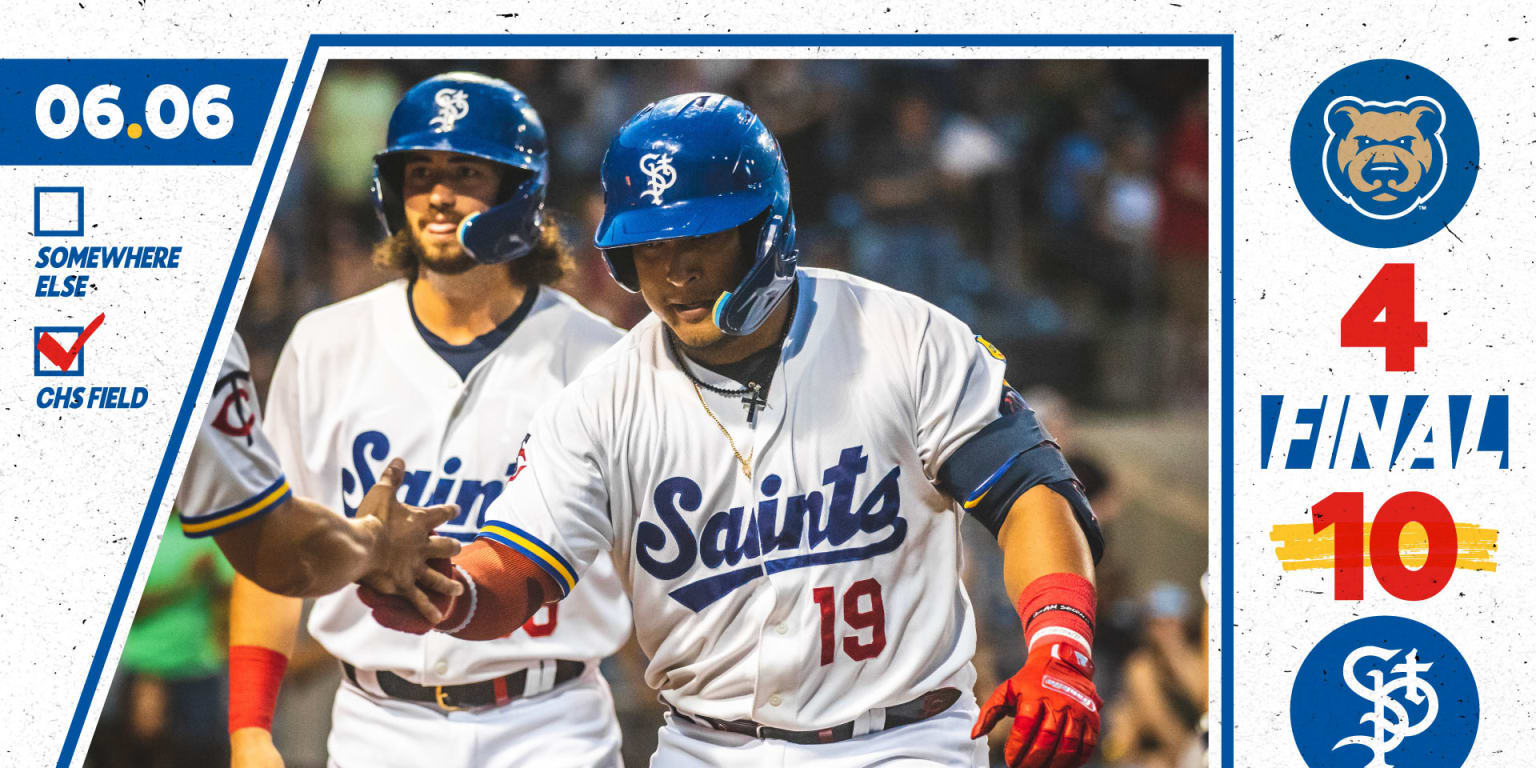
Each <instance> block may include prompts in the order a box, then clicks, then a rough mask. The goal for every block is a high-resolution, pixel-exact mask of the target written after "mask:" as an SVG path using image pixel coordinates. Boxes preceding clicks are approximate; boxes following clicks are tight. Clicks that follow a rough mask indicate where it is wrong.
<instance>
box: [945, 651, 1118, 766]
mask: <svg viewBox="0 0 1536 768" xmlns="http://www.w3.org/2000/svg"><path fill="white" fill-rule="evenodd" d="M1103 704H1104V702H1103V701H1101V700H1100V699H1099V694H1098V691H1096V690H1095V689H1094V687H1093V659H1090V658H1088V656H1087V655H1086V654H1084V653H1083V652H1082V651H1081V650H1079V649H1078V647H1077V646H1076V645H1075V644H1073V643H1069V642H1060V643H1041V644H1040V645H1038V646H1036V647H1035V650H1034V651H1032V652H1031V653H1030V654H1029V659H1028V660H1027V661H1025V662H1024V668H1023V669H1021V670H1019V673H1018V674H1016V675H1014V676H1013V677H1011V678H1009V679H1008V680H1007V681H1005V682H1004V683H1003V684H1002V685H1000V686H998V687H997V690H995V691H993V692H992V695H991V696H990V697H989V698H988V699H987V703H986V705H985V706H983V707H982V708H981V717H979V718H977V720H976V727H975V728H972V729H971V738H973V739H978V738H981V737H982V736H984V735H985V734H987V733H988V732H990V731H991V730H992V727H993V726H995V725H997V723H998V721H999V720H1002V719H1003V716H1004V715H1013V730H1012V731H1011V732H1009V734H1008V744H1007V746H1006V747H1005V748H1004V750H1003V757H1005V758H1007V760H1008V765H1009V766H1010V768H1077V766H1080V765H1083V764H1084V763H1086V762H1088V758H1090V757H1092V756H1093V748H1094V747H1095V746H1097V745H1098V743H1099V708H1100V707H1102V706H1103Z"/></svg>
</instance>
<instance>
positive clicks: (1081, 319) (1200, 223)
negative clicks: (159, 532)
mask: <svg viewBox="0 0 1536 768" xmlns="http://www.w3.org/2000/svg"><path fill="white" fill-rule="evenodd" d="M1206 66H1207V65H1206V63H1205V62H1204V61H1203V60H1195V61H1157V60H1129V61H1107V60H1026V61H1011V60H1010V61H998V60H954V61H922V62H913V61H828V60H759V61H749V60H721V59H715V60H681V61H661V60H657V61H610V60H522V61H475V62H467V61H346V62H332V63H331V64H330V65H329V66H328V67H327V71H326V73H325V76H324V78H323V80H322V82H321V86H320V90H319V92H318V94H317V96H316V99H315V102H314V106H313V110H312V112H311V114H310V115H309V119H308V122H307V124H306V125H305V129H304V133H303V137H302V140H301V143H300V145H299V149H298V152H297V154H296V156H295V159H294V163H293V167H292V169H291V171H290V173H289V176H288V179H287V182H286V185H285V187H284V189H283V194H282V198H281V200H280V203H279V205H278V209H277V213H276V216H275V219H274V221H273V223H272V228H271V230H270V232H269V234H268V237H267V240H266V242H265V244H264V246H263V248H262V252H261V257H260V260H259V262H258V265H257V267H256V271H255V274H254V276H253V277H252V279H251V282H250V286H249V289H248V293H247V296H246V301H245V305H244V308H243V311H242V313H241V315H240V319H239V324H238V327H239V329H240V331H241V332H242V333H243V334H244V337H245V339H246V342H247V344H248V345H249V347H250V352H251V358H252V375H253V379H254V380H255V382H256V386H257V389H258V391H259V392H260V393H262V395H263V397H264V396H265V393H266V385H267V382H268V381H269V379H270V376H271V372H272V366H273V365H274V364H275V362H276V359H277V355H278V353H279V351H280V350H281V348H282V344H283V342H284V340H285V339H286V338H287V336H288V333H289V331H290V330H291V329H292V326H293V323H294V322H295V321H296V320H297V319H298V318H299V316H301V315H302V314H303V313H305V312H307V311H309V310H311V309H314V308H316V307H318V306H321V305H323V304H326V303H329V302H332V301H336V300H338V299H342V298H345V297H348V296H352V295H355V294H357V293H360V292H362V291H364V290H367V289H369V288H372V287H374V286H376V285H378V284H380V283H382V282H385V281H386V280H388V279H391V277H392V276H391V275H389V274H386V273H384V272H381V271H379V270H378V269H376V268H374V267H373V266H372V264H371V263H370V260H369V255H370V252H371V250H372V247H373V245H374V243H375V242H376V241H377V240H378V239H379V237H380V230H379V225H378V222H377V219H376V217H375V215H374V212H373V208H372V204H371V199H370V196H369V177H370V173H371V167H372V166H371V157H372V155H373V153H375V152H377V151H378V150H379V149H380V148H381V147H382V145H383V141H384V133H385V127H386V125H387V122H388V118H389V113H390V110H391V109H392V108H393V106H394V104H395V102H396V101H397V100H398V99H399V97H400V95H401V94H403V93H404V91H405V89H406V88H408V87H409V86H410V85H411V84H413V83H415V82H417V81H419V80H422V79H424V78H426V77H429V76H431V75H433V74H437V73H440V72H443V71H450V70H461V69H468V70H474V71H479V72H484V73H486V74H490V75H494V76H497V77H501V78H504V79H506V80H507V81H509V82H511V83H513V84H514V85H516V86H518V87H519V88H521V89H523V90H524V91H525V92H526V93H527V94H528V96H529V98H530V100H531V101H532V103H533V104H534V106H535V108H536V109H538V110H539V112H540V115H541V116H542V117H543V120H544V124H545V127H546V128H547V129H548V132H549V136H550V145H551V183H550V190H549V198H548V206H549V207H550V208H551V209H553V210H555V211H556V212H558V213H559V214H561V219H560V220H561V222H562V225H563V227H564V229H565V235H566V237H567V240H568V241H570V242H571V243H572V244H573V245H574V246H575V251H576V254H577V258H576V264H577V269H576V270H575V272H574V273H573V274H572V275H570V276H569V277H568V278H567V279H566V280H565V282H564V283H562V284H561V285H560V286H559V287H560V288H562V289H563V290H565V291H566V292H567V293H570V294H572V295H573V296H575V297H576V298H577V299H579V300H580V301H581V302H582V303H584V304H585V305H586V306H587V307H589V308H591V309H592V310H594V311H596V312H598V313H599V314H602V315H604V316H605V317H607V318H609V319H610V320H612V321H613V322H614V323H615V324H616V325H619V326H620V327H624V328H627V327H630V326H631V325H633V324H634V323H635V322H636V321H637V320H639V319H640V318H641V317H643V316H644V314H645V312H646V309H645V306H644V304H643V302H642V301H641V300H640V298H639V297H638V296H634V295H631V294H628V293H626V292H624V291H623V289H621V288H620V287H619V286H618V285H617V284H616V283H614V282H613V280H612V279H611V278H610V277H609V276H608V275H607V272H606V269H605V267H604V265H603V261H602V259H601V257H600V256H599V255H598V253H597V252H596V250H595V249H593V248H592V246H591V242H592V229H593V226H594V225H595V224H596V222H597V220H598V218H599V217H600V215H601V209H602V197H601V190H600V187H599V184H598V176H597V171H598V167H599V164H600V162H601V160H602V154H603V151H604V149H605V148H606V146H607V143H608V141H609V139H610V138H611V137H612V135H613V133H614V132H615V131H616V130H617V128H618V126H619V125H620V124H621V123H622V122H623V120H624V119H625V118H627V117H628V116H629V115H630V114H632V113H633V112H635V111H636V110H638V109H639V108H640V107H642V106H644V105H645V104H646V103H648V102H650V101H653V100H656V99H658V98H661V97H664V96H668V95H671V94H674V93H681V92H687V91H699V90H711V91H720V92H724V93H728V94H731V95H733V96H736V97H738V98H740V99H742V100H744V101H745V102H747V103H748V104H749V105H751V106H752V107H753V108H754V109H755V110H756V111H757V112H758V113H759V114H760V115H761V116H762V118H763V120H764V121H765V123H766V124H767V125H768V127H769V128H770V130H772V131H773V132H774V134H775V135H776V136H777V137H778V139H779V141H780V144H781V145H782V147H783V149H784V152H785V156H786V160H787V163H788V165H789V169H790V179H791V185H792V190H793V199H794V206H795V212H796V219H797V223H798V225H799V228H800V235H799V240H798V242H799V245H800V248H801V263H802V264H804V265H807V266H818V267H833V268H837V269H843V270H847V271H850V272H854V273H857V274H861V275H864V276H866V277H870V278H872V279H875V280H878V281H880V282H884V283H886V284H889V285H892V286H894V287H897V288H900V289H902V290H907V291H911V292H914V293H917V294H918V295H921V296H923V297H925V298H927V299H928V300H930V301H932V302H934V303H936V304H939V305H940V306H943V307H945V308H946V309H948V310H949V311H951V312H953V313H954V314H956V315H957V316H959V317H960V318H962V319H964V320H965V321H967V322H968V323H970V324H971V326H972V327H973V328H974V329H975V330H976V331H977V332H978V333H980V334H982V335H984V336H986V337H987V338H988V339H990V340H992V341H993V342H994V343H996V345H997V346H998V347H999V348H1001V349H1002V350H1003V352H1005V353H1006V354H1007V356H1008V359H1009V369H1008V374H1009V379H1010V381H1011V382H1012V383H1013V384H1014V385H1015V386H1016V387H1017V388H1018V389H1020V390H1021V391H1022V392H1023V393H1024V395H1025V399H1026V400H1028V401H1029V402H1030V404H1031V405H1032V406H1034V407H1035V408H1036V410H1038V411H1040V412H1041V414H1042V416H1043V417H1044V418H1045V419H1046V421H1047V425H1048V426H1049V427H1050V428H1051V430H1052V431H1053V432H1054V433H1055V434H1056V436H1057V437H1058V439H1059V440H1060V442H1061V444H1062V446H1063V448H1064V450H1065V451H1066V452H1067V454H1068V456H1069V458H1070V459H1071V460H1072V462H1073V465H1074V468H1076V469H1077V470H1078V472H1079V474H1080V475H1081V476H1082V479H1083V480H1084V482H1085V485H1087V486H1088V487H1089V492H1090V495H1091V497H1092V499H1093V502H1094V506H1095V509H1096V511H1097V512H1098V514H1099V515H1100V517H1101V520H1102V522H1103V525H1104V528H1105V533H1106V536H1107V539H1108V542H1109V546H1108V550H1107V555H1106V559H1105V561H1104V563H1103V564H1101V566H1100V570H1099V579H1098V580H1099V590H1100V608H1099V613H1100V619H1099V629H1098V647H1097V649H1096V660H1097V661H1098V662H1099V667H1100V671H1099V674H1098V676H1097V678H1096V680H1097V682H1098V684H1099V687H1100V691H1101V693H1102V694H1103V695H1104V698H1105V700H1106V707H1105V733H1104V742H1103V744H1104V746H1103V749H1102V750H1101V752H1102V754H1101V757H1100V758H1099V761H1098V764H1101V765H1113V766H1137V767H1138V768H1162V767H1163V766H1168V767H1169V768H1174V767H1175V766H1177V768H1183V766H1184V765H1186V764H1195V765H1198V764H1199V763H1198V762H1196V763H1187V762H1186V757H1184V756H1186V755H1187V753H1188V748H1189V743H1190V742H1191V741H1196V742H1197V741H1198V736H1197V735H1196V730H1197V729H1196V728H1195V727H1194V725H1193V724H1194V722H1195V721H1196V720H1198V718H1199V715H1200V714H1201V713H1202V712H1203V710H1204V702H1205V699H1206V691H1205V679H1206V670H1205V665H1204V661H1203V658H1202V653H1203V651H1204V647H1205V646H1204V641H1203V639H1202V637H1201V635H1200V631H1201V629H1202V628H1203V626H1204V624H1203V613H1202V610H1201V606H1203V600H1202V599H1201V595H1200V587H1199V579H1200V576H1201V574H1202V572H1203V571H1204V570H1205V564H1206V551H1207V548H1206V545H1207V538H1208V511H1207V510H1208V508H1207V487H1208V484H1207V463H1208V462H1207V387H1206V382H1207V367H1206V366H1207V362H1206V360H1207V358H1206V338H1207V337H1206V331H1207V327H1208V319H1207V311H1206V295H1207V291H1206V286H1207V270H1208V250H1207V247H1208V246H1207V232H1208V218H1207V210H1208V202H1207V189H1206V180H1207V156H1208V146H1209V138H1208V133H1209V131H1208V127H1207V126H1208V123H1207V114H1206V113H1207V106H1206V99H1205V94H1206V91H1207V86H1208V81H1207V72H1206ZM967 528H968V529H969V530H968V533H967V536H968V547H969V552H968V566H967V567H968V574H967V577H968V583H969V584H970V585H971V593H972V599H973V601H974V602H975V604H976V609H977V618H978V622H979V623H980V625H981V631H980V633H979V637H980V644H981V648H980V649H979V653H978V658H977V667H978V671H979V672H980V681H979V682H978V686H977V693H978V696H981V697H984V696H986V695H987V693H989V692H990V690H991V688H992V686H993V685H994V684H995V682H996V680H997V679H998V676H999V675H1001V676H1007V675H1010V674H1012V672H1013V671H1014V670H1016V669H1017V668H1018V665H1019V664H1020V663H1021V662H1022V654H1021V652H1020V648H1019V647H1020V645H1021V644H1022V640H1021V638H1020V637H1019V635H1020V632H1019V626H1018V620H1017V618H1016V617H1015V615H1014V613H1013V609H1012V608H1011V607H1010V606H1009V605H1008V600H1007V598H1006V596H1004V595H1003V594H1002V591H1001V583H1000V582H1001V580H1000V579H997V578H995V574H997V573H999V570H998V568H999V556H998V554H997V550H996V546H995V543H994V542H993V540H992V539H991V537H990V536H989V535H988V534H986V532H985V531H983V530H982V529H981V528H980V526H967ZM168 540H169V539H168ZM173 559H174V561H173ZM155 567H156V568H158V569H160V578H152V579H151V582H150V584H149V585H148V586H147V587H146V593H145V598H144V601H143V603H142V604H141V607H140V610H139V614H138V616H137V617H136V619H135V628H134V630H133V631H132V632H131V633H130V637H129V641H128V648H127V650H125V653H124V662H123V664H122V665H120V667H119V670H118V674H117V676H116V679H115V680H114V683H113V689H112V693H111V694H110V695H109V699H108V703H107V705H106V707H105V709H104V711H103V715H102V719H101V722H100V724H99V726H98V729H97V735H96V737H95V738H94V739H93V742H92V745H91V749H90V753H89V756H88V759H87V763H86V764H87V765H88V766H95V767H98V768H117V767H119V766H121V767H124V768H127V767H129V766H132V767H134V768H139V767H141V766H142V767H146V768H159V766H162V765H176V764H177V763H175V762H173V758H172V757H171V755H173V754H174V753H176V752H182V753H187V752H189V751H190V752H193V753H195V754H197V755H198V756H199V759H198V760H197V761H196V762H193V763H191V764H192V765H201V766H216V765H220V764H222V763H223V761H224V758H223V757H222V755H220V754H219V753H218V752H217V750H218V749H219V748H220V746H219V744H220V739H219V738H217V737H219V736H220V735H221V734H222V727H223V726H222V707H223V706H224V705H223V704H222V702H221V701H220V700H219V697H220V696H222V692H221V689H222V660H221V659H220V658H218V657H217V656H214V657H211V658H204V657H207V655H208V654H206V653H202V654H197V656H199V658H197V659H193V660H187V659H181V658H178V659H176V660H175V661H174V663H173V662H172V661H170V660H169V657H170V656H172V655H180V656H186V655H187V654H184V653H183V654H177V653H175V652H169V651H166V652H162V651H161V650H160V649H163V648H177V647H180V646H186V645H199V644H203V643H206V645H207V646H208V647H212V648H215V649H217V648H220V647H222V642H223V641H222V638H221V637H220V633H222V631H223V629H224V619H223V612H222V606H223V600H224V591H225V590H223V589H221V588H219V587H218V586H217V585H218V584H220V583H224V580H223V579H222V578H220V577H219V576H220V574H223V573H226V570H225V569H224V568H223V567H221V566H220V564H219V563H218V558H217V555H216V551H215V552H213V553H209V552H206V551H203V552H195V551H194V552H190V553H189V552H187V551H185V550H183V549H181V548H171V547H162V554H161V556H160V557H159V558H157V561H156V565H155ZM166 605H169V606H172V607H170V608H164V607H163V606H166ZM166 610H170V611H175V612H177V614H178V615H179V618H178V619H177V621H178V622H179V623H177V624H176V625H175V627H176V629H175V634H174V635H173V637H174V638H175V639H174V640H172V641H171V642H169V643H167V641H166V639H165V638H164V637H163V634H164V632H165V630H164V629H163V628H157V627H154V626H150V625H152V624H153V623H154V621H155V616H156V613H157V612H160V611H166ZM165 615H166V614H164V613H161V619H162V621H163V620H164V617H165ZM189 617H190V618H189ZM141 625H144V627H141ZM187 627H194V629H195V631H194V632H193V634H198V633H201V634H202V635H206V638H198V637H193V636H190V635H188V634H187V630H186V628H187ZM157 631H158V632H159V633H160V634H161V635H162V637H161V638H159V639H158V640H157V639H156V638H155V634H156V633H157ZM643 663H644V660H643V658H642V657H641V656H640V654H639V651H638V649H636V648H635V647H634V645H633V644H631V645H630V646H629V647H628V648H626V649H625V651H623V652H622V653H621V654H620V655H619V656H617V657H615V658H614V659H611V660H610V661H609V662H608V663H606V664H605V666H604V669H605V672H606V673H607V675H608V678H609V681H610V683H612V685H613V687H614V696H615V700H616V703H617V705H618V706H619V715H620V718H621V724H622V725H623V728H624V738H625V753H626V759H627V762H628V764H629V765H631V766H638V765H645V764H646V762H647V758H648V756H649V754H650V751H651V749H652V747H653V746H654V744H655V729H656V727H657V726H658V725H660V722H661V714H660V712H661V708H660V706H659V705H657V704H656V703H655V694H654V692H653V691H651V690H649V689H648V688H646V687H645V685H644V683H643V682H642V681H641V679H640V669H641V668H642V666H643ZM337 678H338V675H337V669H336V664H335V662H334V661H333V660H331V659H329V658H328V657H327V656H326V655H325V654H324V651H323V650H322V649H320V648H319V647H318V646H317V645H316V644H314V643H313V642H304V643H301V645H300V648H299V650H298V651H297V652H296V653H295V658H294V659H293V662H292V664H291V665H290V673H289V678H288V680H287V681H286V683H285V686H284V694H283V699H282V701H281V702H280V704H279V708H278V718H277V722H276V724H275V725H274V737H275V739H276V740H277V742H278V745H279V748H280V749H282V750H283V752H284V756H285V758H286V759H287V764H288V765H289V766H290V768H320V766H323V765H324V738H325V734H326V732H327V730H328V725H329V714H330V701H331V695H332V693H333V692H334V690H335V686H336V684H337ZM194 731H197V732H196V733H194ZM1005 734H1006V729H1005V728H999V729H997V731H996V733H995V734H994V735H995V736H997V735H1005ZM1195 759H1198V758H1195Z"/></svg>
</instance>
